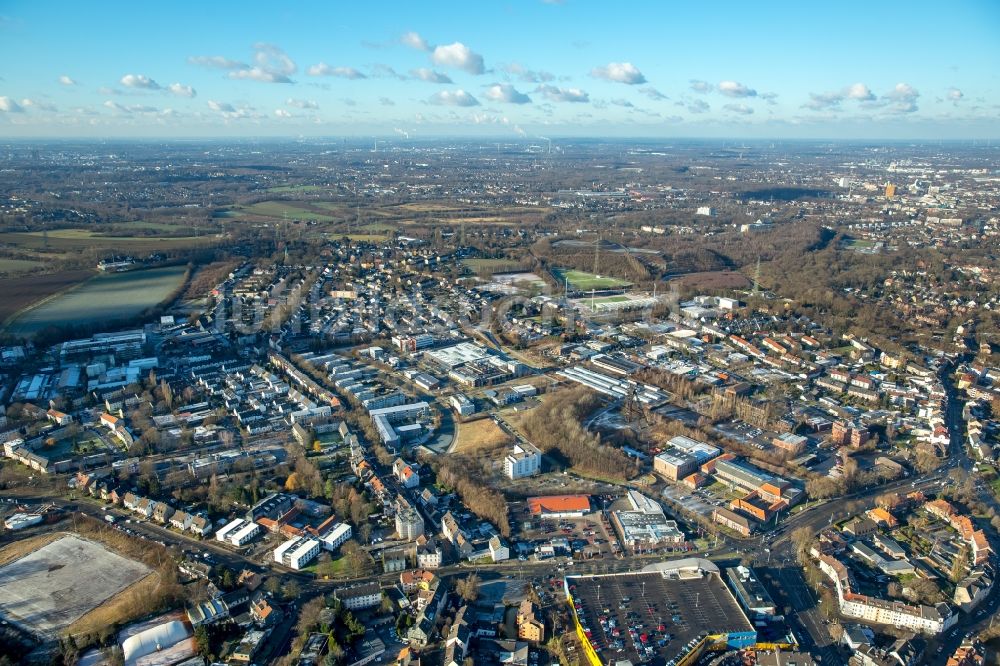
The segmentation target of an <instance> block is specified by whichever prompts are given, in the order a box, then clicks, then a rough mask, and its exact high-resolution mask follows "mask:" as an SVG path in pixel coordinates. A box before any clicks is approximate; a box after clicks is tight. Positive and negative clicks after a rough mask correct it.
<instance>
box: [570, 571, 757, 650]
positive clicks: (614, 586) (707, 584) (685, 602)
mask: <svg viewBox="0 0 1000 666" xmlns="http://www.w3.org/2000/svg"><path fill="white" fill-rule="evenodd" d="M568 583H569V585H570V593H571V594H572V596H573V602H574V610H575V611H576V614H577V617H578V618H579V620H580V624H581V627H584V633H585V634H586V635H587V636H588V637H589V638H590V640H591V643H592V644H593V646H594V649H595V650H597V651H598V652H599V653H601V654H602V657H604V660H605V661H616V660H622V659H629V660H631V661H632V662H633V663H641V662H648V661H650V660H656V661H658V662H659V663H662V662H663V661H667V660H669V659H671V658H674V657H676V656H677V655H678V654H680V653H681V652H682V651H684V649H685V648H686V647H687V646H689V645H690V644H691V643H692V641H696V640H697V639H699V638H701V637H702V636H704V635H708V634H709V633H712V634H717V633H728V632H747V631H751V630H752V626H751V625H750V623H749V622H748V621H747V619H746V616H745V615H744V614H743V612H742V611H741V610H740V609H739V606H738V605H737V604H736V601H735V599H734V598H733V597H732V595H731V594H730V593H729V592H728V590H727V589H726V587H725V584H724V583H722V580H721V579H720V578H719V577H718V576H716V575H710V576H704V577H701V578H688V579H673V580H671V579H668V578H665V577H664V576H662V575H661V574H660V573H658V572H657V573H652V574H650V573H636V574H620V575H613V576H595V577H591V576H582V577H576V576H573V577H570V578H569V579H568Z"/></svg>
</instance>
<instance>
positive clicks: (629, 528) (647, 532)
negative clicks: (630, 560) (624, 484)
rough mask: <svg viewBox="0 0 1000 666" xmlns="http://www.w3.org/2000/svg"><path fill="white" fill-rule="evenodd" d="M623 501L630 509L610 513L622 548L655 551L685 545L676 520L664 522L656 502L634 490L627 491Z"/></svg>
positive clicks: (661, 508) (664, 518)
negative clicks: (656, 548)
mask: <svg viewBox="0 0 1000 666" xmlns="http://www.w3.org/2000/svg"><path fill="white" fill-rule="evenodd" d="M626 498H627V501H628V503H629V505H630V509H628V510H617V511H612V512H611V521H612V524H613V525H614V527H615V529H616V531H617V532H618V536H619V539H620V540H621V543H622V544H623V545H624V546H627V547H629V548H654V547H657V546H679V545H681V544H683V543H684V533H683V532H682V531H681V530H680V529H679V528H678V527H677V521H674V520H667V517H666V515H665V514H664V513H663V507H661V506H660V504H659V503H658V502H656V501H654V500H652V499H650V498H648V497H646V496H645V495H643V494H641V493H639V492H637V491H635V490H629V491H628V494H627V495H626Z"/></svg>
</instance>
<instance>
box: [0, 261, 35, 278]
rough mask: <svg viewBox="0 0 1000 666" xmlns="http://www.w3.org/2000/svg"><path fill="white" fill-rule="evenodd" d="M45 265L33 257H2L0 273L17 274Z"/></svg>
mask: <svg viewBox="0 0 1000 666" xmlns="http://www.w3.org/2000/svg"><path fill="white" fill-rule="evenodd" d="M43 265H44V264H43V263H42V262H40V261H33V260H31V259H6V258H0V274H3V275H17V274H18V273H27V272H28V271H32V270H34V269H36V268H38V267H40V266H43Z"/></svg>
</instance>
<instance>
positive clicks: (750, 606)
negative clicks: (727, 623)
mask: <svg viewBox="0 0 1000 666" xmlns="http://www.w3.org/2000/svg"><path fill="white" fill-rule="evenodd" d="M726 580H728V581H729V587H730V589H732V591H733V594H735V595H736V599H737V601H739V602H740V605H741V606H743V610H745V611H746V612H747V614H748V615H749V616H750V617H756V616H760V615H775V614H776V613H777V612H778V607H777V606H776V605H775V603H774V600H773V599H771V595H770V594H768V593H767V590H766V589H764V586H763V585H762V584H761V582H760V579H759V578H757V574H755V573H754V571H753V569H751V568H750V567H744V566H738V567H735V568H733V569H726Z"/></svg>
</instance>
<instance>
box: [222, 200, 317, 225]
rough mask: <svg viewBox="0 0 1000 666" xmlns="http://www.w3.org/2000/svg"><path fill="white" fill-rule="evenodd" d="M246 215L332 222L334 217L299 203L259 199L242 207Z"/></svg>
mask: <svg viewBox="0 0 1000 666" xmlns="http://www.w3.org/2000/svg"><path fill="white" fill-rule="evenodd" d="M242 210H243V212H244V213H246V214H248V215H259V216H262V217H285V216H287V217H289V218H291V219H298V220H316V221H317V222H333V221H334V220H335V219H336V218H335V217H333V216H332V215H324V214H323V213H317V212H315V211H313V210H310V209H308V208H304V207H302V206H300V205H296V204H293V203H288V202H287V201H261V202H260V203H255V204H253V205H252V206H247V207H246V208H243V209H242Z"/></svg>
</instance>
